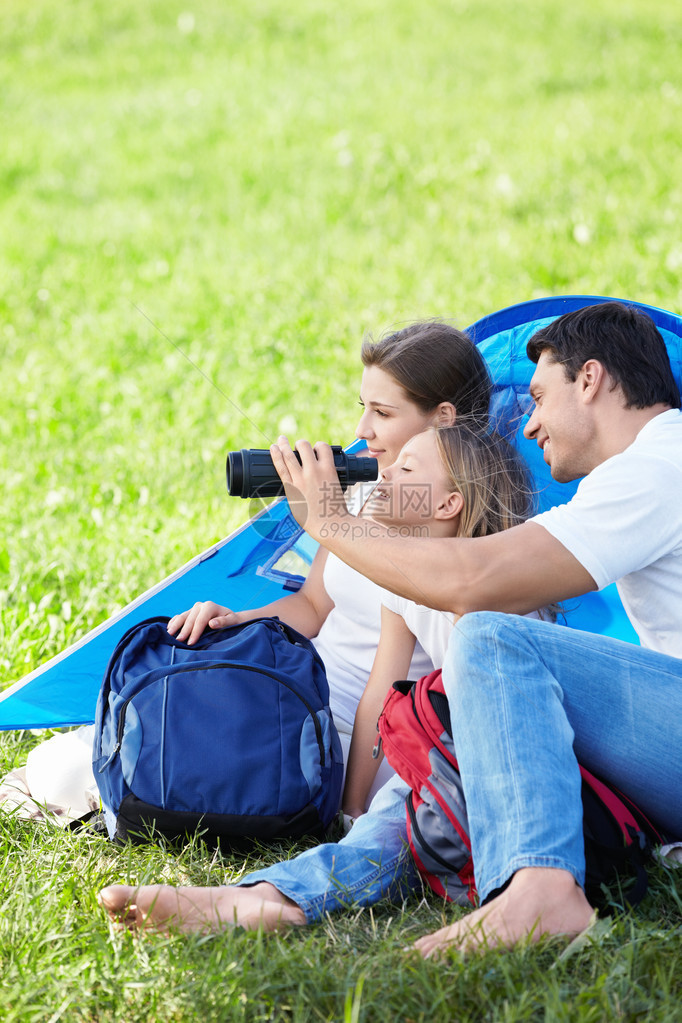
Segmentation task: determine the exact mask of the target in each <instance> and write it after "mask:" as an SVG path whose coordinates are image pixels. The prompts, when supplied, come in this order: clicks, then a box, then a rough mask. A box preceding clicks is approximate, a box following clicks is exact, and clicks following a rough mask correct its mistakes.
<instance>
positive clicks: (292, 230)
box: [0, 0, 682, 1021]
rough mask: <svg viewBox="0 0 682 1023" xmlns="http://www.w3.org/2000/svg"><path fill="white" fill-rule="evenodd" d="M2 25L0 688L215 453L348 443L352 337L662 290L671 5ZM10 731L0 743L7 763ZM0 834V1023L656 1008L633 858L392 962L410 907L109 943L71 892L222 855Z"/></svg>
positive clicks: (214, 500)
mask: <svg viewBox="0 0 682 1023" xmlns="http://www.w3.org/2000/svg"><path fill="white" fill-rule="evenodd" d="M0 25H1V28H2V31H1V32H0V48H1V51H0V52H1V57H0V133H1V137H2V140H3V144H2V159H1V160H0V199H1V206H0V210H1V213H0V218H1V219H0V280H1V281H2V287H1V288H0V353H1V358H2V363H1V370H2V371H1V372H0V474H1V475H0V478H1V479H2V484H3V485H2V490H1V491H0V523H1V525H0V680H1V681H2V683H3V684H9V683H10V682H11V681H13V680H15V679H16V678H19V677H20V676H22V675H23V674H24V673H25V672H27V671H29V670H31V669H32V668H33V667H35V666H36V665H38V664H40V663H41V662H42V661H43V660H45V659H46V658H48V657H50V656H52V655H53V654H55V653H57V652H58V651H59V650H61V649H62V648H63V647H64V646H65V645H66V644H67V643H69V642H72V641H74V640H75V639H76V638H78V637H79V636H80V635H82V634H83V633H84V632H86V631H87V630H88V629H89V628H91V627H92V626H94V625H95V624H96V623H97V622H98V621H100V620H102V619H103V618H105V617H106V616H107V615H109V614H110V613H111V612H113V611H114V610H115V609H117V608H119V607H121V606H123V605H124V604H125V603H126V602H127V601H129V600H130V599H131V598H132V597H133V596H135V595H136V594H137V593H139V592H141V591H142V590H144V589H146V588H147V587H148V586H149V585H151V584H152V583H153V582H155V581H156V580H158V579H159V578H161V577H162V576H163V575H165V574H167V573H168V572H169V571H171V570H172V569H174V568H175V567H177V566H178V565H180V564H182V563H183V562H184V561H186V560H187V559H188V558H189V557H190V556H191V555H193V554H195V553H196V552H197V551H198V550H200V549H203V548H204V547H207V546H209V544H210V543H212V542H213V541H214V540H216V539H217V538H219V537H221V536H223V535H225V533H227V532H228V531H229V529H231V528H233V527H234V526H235V525H236V524H237V522H238V521H239V520H240V518H241V517H242V516H243V515H244V514H245V505H246V502H244V505H242V504H241V503H240V502H229V501H228V500H227V499H226V495H225V490H224V476H223V462H224V454H225V451H226V450H227V449H229V448H232V447H249V446H262V445H264V444H265V443H267V442H269V441H270V440H271V439H273V438H274V437H275V436H276V435H277V433H278V432H279V430H280V428H281V424H283V423H284V424H285V425H286V428H287V430H288V432H289V433H290V434H293V435H295V436H309V437H311V438H313V439H316V438H318V437H320V438H324V439H327V440H331V441H345V440H347V439H348V438H350V437H351V436H352V433H353V428H354V424H355V418H356V412H357V410H356V409H355V408H354V401H355V398H356V396H357V378H358V370H357V364H358V359H357V352H358V347H359V342H360V339H361V337H362V335H363V333H364V332H365V331H367V330H371V331H373V332H380V331H381V330H383V329H384V328H386V327H388V326H390V325H391V324H394V323H400V322H404V321H406V320H412V319H415V318H417V317H422V316H434V315H435V316H445V317H448V318H451V319H453V320H454V321H455V322H456V323H457V324H458V325H461V326H465V325H466V324H468V323H470V322H472V321H473V320H475V319H476V318H477V317H479V316H480V315H483V314H484V313H487V312H490V311H492V310H494V309H496V308H500V307H502V306H505V305H507V304H510V303H512V302H516V301H523V300H526V299H529V298H533V297H535V296H540V295H547V294H558V293H583V292H587V293H594V294H606V295H616V296H623V297H631V298H635V299H638V300H640V301H644V302H651V303H652V304H655V305H659V306H662V307H664V308H670V309H672V310H675V311H678V312H679V311H680V309H682V285H681V284H680V280H681V275H680V270H681V269H682V243H681V242H680V234H679V224H680V221H681V220H682V189H681V188H680V181H681V180H682V153H681V150H680V146H679V124H680V117H681V116H682V79H681V78H680V72H679V53H680V43H681V42H682V20H681V19H680V16H679V12H678V11H677V9H676V7H675V5H674V4H670V3H664V2H663V0H646V2H644V0H629V2H628V0H598V2H596V3H595V2H592V3H588V2H587V0H575V2H574V3H572V4H566V3H564V2H559V0H538V2H531V0H521V2H518V3H514V4H504V3H501V2H498V0H496V2H492V0H479V2H476V3H473V2H471V3H470V2H468V0H447V2H446V0H433V2H432V3H429V4H426V5H425V4H419V3H417V2H416V0H390V2H389V0H362V2H360V0H345V2H344V3H343V4H340V3H322V2H321V0H290V2H289V3H288V4H283V3H277V2H276V0H249V2H247V0H233V2H231V3H219V2H217V0H196V2H195V3H193V4H191V5H190V4H188V3H185V2H184V0H183V2H180V3H178V2H177V0H165V2H164V3H160V2H156V0H148V2H147V3H139V2H138V3H132V2H131V0H120V2H119V3H117V4H115V5H111V4H105V3H104V2H103V0H90V2H86V0H64V2H63V3H61V4H58V3H56V2H55V0H33V2H31V3H30V4H26V3H24V2H23V0H5V3H4V4H3V6H2V11H1V12H0ZM37 740H38V737H37V736H33V735H29V734H16V735H12V734H8V735H5V736H3V737H2V740H1V742H0V756H1V758H2V761H3V765H4V767H7V766H10V765H12V764H14V763H20V762H22V760H23V759H24V757H25V755H26V752H27V750H28V748H30V745H31V744H32V743H34V742H36V741H37ZM0 825H1V826H2V840H1V841H0V850H2V853H3V867H4V869H3V876H2V884H3V908H2V914H1V916H0V942H1V944H0V948H1V949H2V951H1V953H0V968H1V969H2V976H3V997H2V1000H1V1002H0V1018H7V1019H17V1020H32V1019H36V1020H43V1019H45V1020H48V1019H55V1020H56V1019H60V1018H61V1019H76V1020H80V1019H83V1020H94V1019H97V1020H107V1019H111V1020H121V1019H125V1020H137V1019H140V1020H148V1019H157V1018H158V1019H164V1020H176V1019H178V1020H180V1019H193V1018H202V1019H221V1020H222V1019H225V1020H229V1019H240V1020H241V1019H248V1020H256V1019H269V1018H275V1019H291V1020H315V1019H321V1020H326V1019H329V1020H341V1019H348V1020H374V1019H377V1020H378V1019H381V1020H386V1019H401V1020H402V1019H405V1020H408V1019H413V1020H421V1019H430V1020H440V1019H442V1020H454V1019H467V1020H468V1019H472V1020H474V1019H481V1020H483V1019H489V1020H495V1021H498V1020H510V1021H511V1020H531V1019H532V1020H541V1019H542V1020H545V1019H547V1020H554V1019H556V1020H564V1019H566V1020H576V1019H579V1020H585V1021H587V1020H603V1019H626V1020H634V1019H637V1020H645V1019H656V1020H667V1019H671V1020H672V1019H675V1018H676V1017H677V1016H678V1015H679V1010H678V1008H677V1003H678V1001H679V996H680V991H679V985H680V982H679V980H678V977H680V976H682V955H681V954H680V952H679V951H678V949H679V945H680V942H679V933H678V932H679V925H680V908H681V903H680V895H679V893H678V887H679V885H680V882H679V880H677V878H676V877H675V876H674V875H669V874H668V873H667V872H664V871H662V870H661V871H660V872H658V873H656V872H654V878H653V894H652V896H651V897H650V898H649V899H648V900H647V902H646V903H645V905H644V906H643V907H642V908H641V909H640V910H639V911H638V912H637V913H636V914H634V915H632V916H627V917H625V918H623V919H620V920H618V921H617V922H615V923H614V924H613V927H612V930H611V931H609V932H608V933H607V934H606V935H604V936H603V937H602V938H600V940H599V944H598V946H597V947H588V948H586V949H584V950H582V951H578V952H576V953H575V954H574V955H573V956H571V957H570V958H568V959H566V960H559V959H558V958H557V954H558V953H557V951H556V949H551V948H549V947H548V948H545V949H540V950H525V951H519V952H516V953H514V954H512V955H510V956H495V955H490V956H486V957H484V958H483V959H481V960H480V961H477V962H475V963H467V964H466V965H462V964H460V963H458V962H457V961H456V960H454V959H453V960H452V961H450V962H448V964H447V965H446V966H436V965H434V964H424V963H421V962H418V961H416V960H415V959H414V958H411V957H409V956H407V955H406V954H405V952H404V951H403V948H404V946H405V945H406V944H407V943H408V942H409V941H410V940H411V939H412V938H414V937H416V936H417V935H419V934H421V933H423V932H424V931H425V930H427V929H429V928H433V927H435V926H437V925H438V924H439V923H440V920H441V914H442V909H441V907H439V906H438V905H437V904H435V903H434V901H433V900H431V899H428V900H426V901H420V900H418V899H415V900H414V901H413V902H411V903H409V904H408V905H407V906H406V907H405V908H404V910H402V909H401V908H400V907H390V906H381V907H378V908H377V909H376V910H375V911H374V912H373V913H369V912H363V913H360V914H359V915H356V916H353V915H348V916H345V917H342V916H340V917H338V918H337V919H335V920H334V921H333V922H330V923H328V924H322V925H320V926H318V927H315V928H311V929H309V930H307V931H305V932H303V933H300V934H299V933H297V934H296V935H292V936H288V937H286V938H278V937H274V938H268V939H264V938H262V937H260V936H258V935H245V934H240V933H233V934H228V935H225V936H221V937H220V938H218V939H215V940H205V939H201V940H199V939H192V940H185V939H181V938H177V937H174V938H171V939H160V938H153V939H145V940H143V941H134V940H131V939H129V938H127V937H121V936H118V935H114V934H112V933H110V932H109V929H108V925H107V923H106V921H105V919H104V917H103V914H102V913H101V911H100V910H99V909H98V907H97V906H96V903H95V892H96V891H97V889H98V888H99V887H101V885H102V884H105V883H107V882H109V881H113V880H119V879H123V878H126V877H128V878H131V879H133V880H136V881H137V880H141V879H148V880H159V879H161V878H171V879H179V880H183V879H186V878H188V879H192V880H198V881H203V880H208V879H209V878H210V879H212V880H214V881H216V880H217V881H219V880H222V879H223V878H224V877H228V878H229V877H231V876H233V875H234V872H235V871H240V870H241V869H242V868H243V864H242V863H241V861H237V860H234V861H231V860H227V861H225V862H218V861H213V860H212V859H211V857H210V855H209V854H207V853H205V852H204V851H202V850H201V849H200V848H198V849H193V850H190V851H189V852H187V853H185V854H182V855H180V856H178V855H177V854H176V853H173V852H166V851H162V850H147V851H140V850H136V851H134V852H121V851H120V850H115V849H113V848H111V847H108V846H106V845H105V844H104V843H103V842H102V841H101V840H98V839H97V838H96V837H94V836H88V835H82V836H71V835H64V834H63V833H62V832H54V831H53V830H51V829H45V828H40V827H34V826H30V825H23V824H20V823H19V822H17V821H14V820H7V819H3V820H1V821H0ZM267 855H270V856H271V855H274V853H270V854H267ZM614 898H617V895H616V894H614Z"/></svg>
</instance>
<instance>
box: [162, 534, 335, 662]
mask: <svg viewBox="0 0 682 1023" xmlns="http://www.w3.org/2000/svg"><path fill="white" fill-rule="evenodd" d="M326 561H327V551H326V550H324V548H322V547H321V548H320V549H319V550H318V551H317V553H316V554H315V557H314V558H313V562H312V565H311V566H310V572H309V573H308V577H307V579H306V581H305V582H304V583H303V586H302V587H301V589H300V590H298V592H297V593H290V594H288V595H287V596H286V597H280V598H279V600H275V601H273V602H272V603H271V604H266V605H265V606H264V607H257V608H252V609H250V610H245V611H231V610H230V608H228V607H223V606H222V605H221V604H214V603H213V601H211V600H207V601H200V602H198V603H196V604H195V605H194V607H192V608H190V610H189V611H183V612H182V614H178V615H175V617H173V618H171V620H170V622H169V623H168V631H169V632H170V633H171V635H172V636H175V635H177V637H178V639H181V640H183V641H184V642H187V643H188V644H189V645H190V646H191V645H192V643H196V641H197V640H198V639H199V637H200V636H201V634H202V633H203V631H204V629H205V628H206V627H207V626H210V628H212V629H224V628H226V627H227V626H228V625H241V624H242V623H244V622H250V621H252V620H253V619H254V618H272V617H273V616H275V615H276V616H277V617H278V618H281V620H282V621H283V622H286V624H287V625H291V627H292V628H293V629H296V630H297V632H301V633H302V634H303V635H304V636H307V637H308V638H309V639H312V637H313V636H316V635H317V634H318V632H319V631H320V629H321V628H322V623H323V622H324V620H325V619H326V617H327V615H328V614H329V612H330V611H331V609H332V608H333V607H334V601H333V600H332V599H331V597H330V596H329V594H328V593H327V591H326V590H325V588H324V579H323V572H324V566H325V563H326Z"/></svg>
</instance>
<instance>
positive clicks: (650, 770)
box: [273, 303, 682, 955]
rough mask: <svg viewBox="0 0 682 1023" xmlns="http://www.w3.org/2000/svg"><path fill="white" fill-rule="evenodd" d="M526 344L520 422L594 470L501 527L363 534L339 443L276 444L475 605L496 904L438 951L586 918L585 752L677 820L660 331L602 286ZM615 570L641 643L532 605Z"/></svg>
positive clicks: (328, 510) (395, 552) (418, 572)
mask: <svg viewBox="0 0 682 1023" xmlns="http://www.w3.org/2000/svg"><path fill="white" fill-rule="evenodd" d="M528 355H529V357H530V358H531V359H532V360H533V361H534V362H535V363H536V369H535V372H534V374H533V379H532V382H531V387H530V390H531V396H532V398H533V400H534V402H535V407H534V410H533V412H532V414H531V416H530V419H529V422H528V424H527V426H526V428H525V431H524V432H525V435H526V437H528V438H534V439H535V440H536V441H537V443H538V445H539V446H540V447H541V449H542V451H543V455H544V459H545V462H546V463H547V464H548V465H549V467H550V471H551V474H552V476H553V477H554V478H555V479H557V480H559V481H563V482H566V481H569V480H575V479H578V478H580V477H586V478H585V479H583V480H582V482H581V483H580V485H579V487H578V490H577V492H576V494H575V497H574V498H573V499H572V500H571V501H569V502H568V503H567V504H565V505H561V506H558V507H555V508H552V509H551V510H550V511H547V512H544V513H543V514H541V515H538V516H536V517H535V518H534V519H531V520H530V521H528V522H526V523H524V524H523V525H520V526H516V527H514V528H513V529H510V530H507V531H505V532H503V533H498V534H495V535H493V536H486V537H481V538H476V539H473V540H472V539H466V540H461V539H412V540H409V539H405V538H401V539H400V540H399V541H396V540H394V539H392V538H391V537H389V536H384V535H379V536H377V531H376V529H374V530H372V531H371V533H370V532H369V531H368V532H367V535H361V527H360V525H359V523H358V522H357V521H356V520H353V521H351V520H350V518H349V517H347V516H346V515H345V513H344V511H343V509H342V506H341V504H342V503H341V502H332V501H330V500H329V494H330V493H331V491H332V489H333V487H334V486H335V485H336V477H335V472H334V469H333V464H332V457H331V454H330V450H329V449H328V448H327V446H326V445H316V447H315V451H313V449H312V448H311V447H310V445H308V444H307V443H305V442H299V444H298V445H297V448H298V451H299V452H300V454H301V459H302V465H301V466H299V464H298V462H297V461H296V459H295V457H294V455H293V453H292V451H291V449H290V448H289V445H288V443H287V442H286V440H285V439H284V438H282V439H281V440H280V443H279V445H278V446H276V447H274V448H273V458H274V459H275V464H276V466H277V468H278V471H279V472H280V475H281V477H282V479H283V481H284V482H285V484H287V486H288V491H289V494H290V499H291V503H292V508H293V510H294V513H295V514H296V515H297V517H299V518H300V519H301V520H304V521H305V527H306V530H307V531H308V532H309V533H311V535H313V536H314V537H315V538H316V539H319V540H320V542H321V543H322V544H323V545H324V546H326V547H327V548H329V549H330V550H332V551H333V552H334V553H335V554H336V555H338V556H339V557H340V558H342V559H343V560H344V561H346V562H347V563H348V564H350V565H351V566H352V567H353V568H356V569H357V570H358V571H360V572H363V573H364V574H365V575H367V576H369V577H370V578H371V579H373V580H374V581H375V582H377V583H379V584H380V585H382V586H384V587H386V588H387V589H389V590H393V591H394V592H396V593H399V594H401V595H402V596H404V597H407V598H410V599H412V600H414V601H416V602H418V603H421V604H426V605H428V606H430V607H434V608H441V609H443V610H447V611H452V612H454V613H455V614H457V615H462V616H463V617H462V618H461V620H460V621H459V622H458V623H457V625H456V626H455V629H454V631H453V635H452V639H451V642H450V647H449V652H448V658H447V661H446V664H445V665H444V670H443V677H444V682H445V688H446V692H447V694H448V698H449V701H450V707H451V716H452V725H453V733H454V740H455V746H456V749H457V753H458V758H459V764H460V770H461V775H462V782H463V786H464V791H465V795H466V798H467V808H468V815H469V824H470V829H471V841H472V852H473V858H474V865H475V873H476V883H477V888H478V892H479V896H480V898H481V901H482V905H481V906H480V908H479V909H477V910H475V911H474V912H473V913H471V914H470V915H468V916H466V917H463V918H462V919H461V920H458V921H457V922H456V923H455V924H453V925H451V926H450V927H446V928H443V930H442V931H438V932H436V933H435V934H434V935H429V936H428V937H425V938H422V939H421V940H420V941H419V942H418V943H417V947H418V948H419V949H420V951H421V952H422V954H424V955H431V954H432V953H433V952H434V951H436V950H438V949H440V948H441V947H444V946H446V945H449V944H454V945H455V946H456V947H458V948H461V949H466V948H472V947H473V948H476V947H482V946H485V947H489V946H491V945H506V946H510V945H513V944H515V943H516V942H517V941H518V940H520V939H522V938H527V937H530V938H531V939H532V940H536V939H537V938H538V937H540V936H541V935H543V934H567V935H573V934H577V933H579V932H580V931H581V930H583V929H584V928H585V927H586V926H587V925H588V923H589V921H590V918H591V916H592V908H591V907H590V905H589V903H588V902H587V899H586V897H585V894H584V892H583V888H582V886H583V884H584V871H585V862H584V843H583V836H582V803H581V795H580V774H579V770H578V760H579V761H580V762H581V763H582V764H584V765H585V766H586V767H587V768H588V769H589V770H591V771H593V772H594V773H595V774H597V775H599V776H600V777H602V778H603V779H604V780H605V781H607V782H609V783H610V784H612V785H615V786H616V787H618V788H619V789H621V790H622V791H623V792H625V793H626V794H627V795H629V796H630V797H631V798H632V799H633V800H634V801H635V802H636V803H638V804H639V806H640V807H641V808H642V809H643V810H644V812H645V813H646V814H647V815H648V816H649V817H651V819H652V820H654V821H655V822H657V823H658V824H659V826H661V827H662V828H663V829H665V830H666V831H667V832H668V833H669V834H671V835H672V836H674V837H682V741H680V740H681V739H682V724H681V722H682V628H681V627H680V622H682V413H680V410H679V409H680V395H679V391H678V388H677V385H676V383H675V380H674V377H673V374H672V371H671V368H670V363H669V359H668V355H667V352H666V349H665V344H664V342H663V339H662V338H661V336H660V334H659V333H658V331H657V330H656V328H655V326H654V325H653V323H652V322H651V320H650V319H649V318H648V317H647V316H645V315H644V314H642V313H639V312H636V311H635V310H633V309H631V308H629V307H627V306H624V305H621V304H620V303H604V304H601V305H595V306H590V307H587V308H585V309H580V310H578V311H576V312H573V313H568V314H566V315H565V316H562V317H560V318H559V319H558V320H556V321H555V322H554V323H552V324H550V325H549V326H548V327H546V328H544V329H543V330H542V331H540V332H539V333H538V334H536V335H535V336H534V337H533V338H532V339H531V341H530V343H529V345H528ZM297 492H298V493H297ZM301 494H302V495H303V497H304V499H305V504H302V503H301V502H300V496H301ZM297 498H298V501H299V503H298V505H297V503H296V500H297ZM612 582H617V584H618V589H619V592H620V596H621V598H622V601H623V605H624V607H625V610H626V612H627V614H628V616H629V618H630V620H631V622H632V624H633V626H634V627H635V629H636V631H637V633H638V635H639V638H640V641H641V644H642V645H641V647H637V646H634V645H631V644H628V643H622V642H619V641H617V640H613V639H610V638H609V637H605V636H599V635H593V634H591V633H580V632H576V631H574V630H570V629H566V628H560V627H559V628H558V627H556V626H554V625H551V624H548V623H546V622H541V621H535V620H530V619H527V618H521V617H518V616H519V615H524V614H526V613H527V612H529V611H532V610H533V609H535V608H537V607H542V606H544V605H546V604H551V603H554V602H557V601H565V600H568V599H570V598H573V597H577V596H579V595H581V594H584V593H587V592H588V591H590V590H595V589H601V588H603V587H605V586H607V585H608V584H610V583H612ZM491 612H492V613H491ZM499 612H506V613H499ZM510 613H512V614H510Z"/></svg>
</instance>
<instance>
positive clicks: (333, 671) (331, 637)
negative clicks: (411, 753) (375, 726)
mask: <svg viewBox="0 0 682 1023" xmlns="http://www.w3.org/2000/svg"><path fill="white" fill-rule="evenodd" d="M375 486H376V483H371V484H357V485H356V486H355V487H353V488H352V491H349V495H350V498H348V495H347V499H348V508H349V511H350V512H352V514H354V515H356V514H357V512H358V511H359V510H360V508H361V507H362V505H363V504H364V503H365V502H366V501H367V499H368V497H369V495H370V494H371V492H372V490H373V489H374V487H375ZM323 579H324V588H325V590H326V591H327V593H328V594H329V596H330V597H331V599H332V600H333V601H334V607H333V608H332V610H331V611H330V613H329V614H328V615H327V618H326V620H325V622H324V623H323V625H322V628H321V629H320V631H319V633H318V635H317V636H316V637H315V639H313V643H314V645H315V648H316V650H317V652H318V653H319V655H320V657H321V658H322V660H323V661H324V666H325V668H326V669H327V680H328V681H329V703H330V706H331V710H332V714H333V715H334V722H335V724H336V726H337V728H338V729H339V731H340V732H350V731H352V728H353V721H354V720H355V712H356V710H357V707H358V703H359V702H360V697H361V696H362V694H363V692H364V691H365V686H366V685H367V679H368V678H369V673H370V671H371V670H372V665H373V664H374V655H375V654H376V652H377V647H378V645H379V635H380V633H381V605H382V604H383V602H384V597H385V596H386V591H385V590H384V589H382V588H381V587H380V586H377V584H376V583H373V582H372V581H371V580H370V579H367V578H366V577H365V576H364V575H361V574H360V573H359V572H356V571H355V569H353V568H349V567H348V565H346V564H345V562H343V561H341V560H340V558H337V557H336V556H335V555H334V554H328V555H327V561H326V564H325V566H324V575H323ZM436 666H438V665H436ZM432 669H433V665H432V663H431V660H430V658H429V657H428V656H427V655H426V654H425V653H424V651H423V650H422V648H421V647H420V646H419V645H417V647H416V648H415V651H414V656H413V658H412V664H411V667H410V672H411V675H410V677H411V678H420V677H421V676H422V675H425V674H426V673H427V672H429V671H431V670H432Z"/></svg>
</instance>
